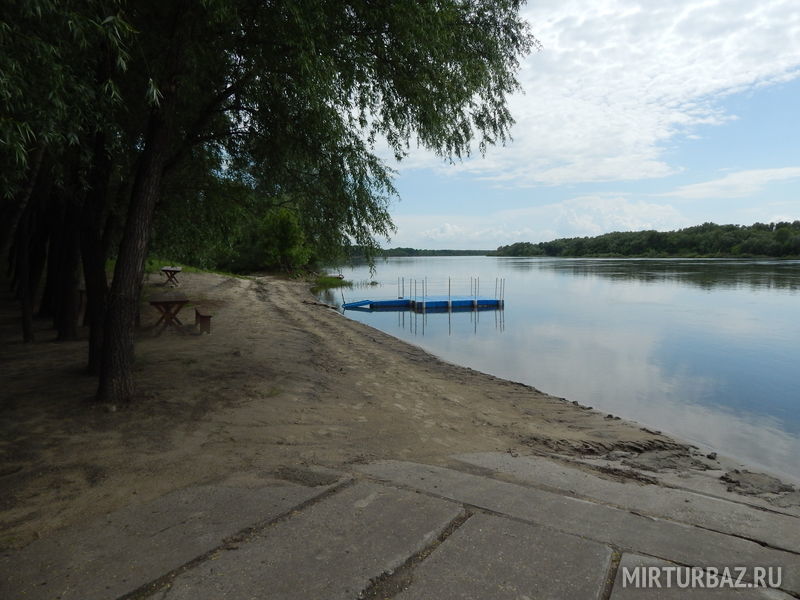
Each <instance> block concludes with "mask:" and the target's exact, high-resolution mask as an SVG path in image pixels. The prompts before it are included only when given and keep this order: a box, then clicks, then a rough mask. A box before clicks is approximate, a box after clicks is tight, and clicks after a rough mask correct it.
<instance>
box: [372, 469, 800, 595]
mask: <svg viewBox="0 0 800 600" xmlns="http://www.w3.org/2000/svg"><path fill="white" fill-rule="evenodd" d="M359 470H360V471H362V472H364V473H367V474H369V475H372V476H374V477H377V478H379V479H382V480H385V481H390V482H393V483H396V484H400V485H404V486H409V487H412V488H415V489H418V490H422V491H426V492H428V493H431V494H435V495H437V496H440V497H443V498H448V499H451V500H455V501H458V502H463V503H466V504H471V505H474V506H478V507H481V508H484V509H487V510H491V511H494V512H497V513H500V514H503V515H509V516H512V517H516V518H519V519H522V520H525V521H528V522H531V523H536V524H539V525H546V526H549V527H552V528H554V529H557V530H559V531H563V532H565V533H570V534H573V535H579V536H583V537H587V538H590V539H593V540H595V541H599V542H603V543H608V544H612V545H614V546H615V547H617V548H620V549H622V550H627V551H632V552H639V553H642V554H647V555H652V556H656V557H659V558H663V559H665V560H669V561H672V562H677V563H681V564H686V565H691V566H713V567H718V566H724V565H742V566H782V567H783V568H784V581H783V589H785V590H787V591H790V592H793V593H796V594H800V556H798V555H797V554H793V553H789V552H784V551H781V550H774V549H771V548H766V547H763V546H761V545H759V544H756V543H755V542H750V541H748V540H744V539H741V538H737V537H734V536H730V535H725V534H722V533H717V532H715V531H708V530H705V529H701V528H698V527H693V526H689V525H684V524H681V523H674V522H671V521H663V520H660V519H655V518H649V517H644V516H640V515H636V514H633V513H631V512H628V511H626V510H622V509H618V508H613V507H610V506H606V505H603V504H596V503H593V502H590V501H586V500H579V499H576V498H571V497H567V496H563V495H559V494H556V493H553V492H547V491H544V490H539V489H535V488H531V487H525V486H521V485H517V484H512V483H506V482H503V481H497V480H494V479H490V478H487V477H478V476H476V475H470V474H468V473H462V472H460V471H455V470H452V469H443V468H441V467H433V466H429V465H420V464H415V463H407V462H400V461H385V462H378V463H373V464H370V465H364V466H361V467H359Z"/></svg>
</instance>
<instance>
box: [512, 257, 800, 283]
mask: <svg viewBox="0 0 800 600" xmlns="http://www.w3.org/2000/svg"><path fill="white" fill-rule="evenodd" d="M505 260H507V261H508V262H509V264H510V267H511V268H512V269H513V270H515V271H531V270H535V269H549V270H553V271H557V272H560V273H565V274H570V275H573V276H580V277H606V278H609V279H614V280H630V279H634V280H638V281H645V282H650V283H658V282H664V281H675V282H678V283H681V284H689V285H696V286H698V287H701V288H704V289H708V290H710V289H713V288H715V287H727V288H737V287H747V288H750V289H762V288H766V289H788V290H792V291H797V290H800V269H798V266H800V261H796V260H785V261H784V260H762V261H758V260H735V259H659V258H654V259H635V258H634V259H624V260H620V259H602V258H601V259H580V258H576V259H526V258H508V259H505Z"/></svg>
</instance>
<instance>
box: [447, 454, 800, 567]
mask: <svg viewBox="0 0 800 600" xmlns="http://www.w3.org/2000/svg"><path fill="white" fill-rule="evenodd" d="M455 458H456V459H457V460H460V461H462V462H465V463H467V464H471V465H475V466H479V467H482V468H485V469H489V470H491V471H495V472H499V473H505V474H507V475H511V476H512V477H513V478H514V479H516V480H518V481H521V482H526V483H531V484H536V485H540V486H547V487H551V488H556V489H559V490H562V491H564V492H570V493H573V494H576V495H578V496H582V497H585V498H589V499H594V500H599V501H600V502H604V503H609V504H613V505H615V506H619V507H622V508H625V509H628V510H630V511H633V512H636V513H639V514H645V515H648V516H653V517H659V518H663V519H670V520H673V521H679V522H682V523H688V524H690V525H699V526H700V527H705V528H706V529H711V530H713V531H720V532H722V533H728V534H733V535H738V536H741V537H746V538H748V539H752V540H756V541H760V542H765V543H767V544H769V545H770V546H773V547H776V548H782V549H784V550H788V551H790V552H800V518H798V517H792V516H787V515H784V514H780V513H776V512H772V511H766V510H760V509H757V508H753V507H752V506H748V505H744V504H741V503H737V502H730V501H728V500H722V499H720V498H713V497H709V496H706V495H703V494H698V493H695V492H690V491H686V490H677V489H674V488H665V487H662V486H657V485H650V484H641V483H638V482H636V481H630V482H625V483H622V482H619V481H613V480H610V479H607V478H604V477H599V476H597V475H593V474H591V473H588V472H586V471H585V470H581V469H579V468H578V467H571V466H569V465H566V464H564V463H561V462H555V461H553V460H549V459H547V458H544V457H539V456H518V457H514V456H511V455H510V454H508V453H507V452H485V453H477V454H462V455H458V456H456V457H455Z"/></svg>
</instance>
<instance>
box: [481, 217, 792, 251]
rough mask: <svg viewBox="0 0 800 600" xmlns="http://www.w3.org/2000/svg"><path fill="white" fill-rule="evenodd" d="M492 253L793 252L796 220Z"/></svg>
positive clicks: (631, 234) (565, 241)
mask: <svg viewBox="0 0 800 600" xmlns="http://www.w3.org/2000/svg"><path fill="white" fill-rule="evenodd" d="M496 255H498V256H637V257H642V256H643V257H654V258H657V257H670V256H681V257H696V256H713V257H737V256H742V257H751V256H775V257H786V256H799V255H800V221H794V222H792V223H785V222H784V223H769V224H764V223H755V224H753V225H750V226H745V225H716V224H715V223H704V224H702V225H697V226H695V227H687V228H686V229H679V230H677V231H666V232H661V231H628V232H614V233H607V234H605V235H600V236H597V237H583V238H562V239H557V240H552V241H550V242H540V243H538V244H532V243H530V242H517V243H516V244H511V245H508V246H500V247H499V248H498V249H497V251H496Z"/></svg>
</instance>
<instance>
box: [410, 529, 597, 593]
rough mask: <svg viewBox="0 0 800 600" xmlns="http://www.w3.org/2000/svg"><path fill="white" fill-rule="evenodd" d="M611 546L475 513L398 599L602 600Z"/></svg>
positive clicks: (416, 572) (421, 568)
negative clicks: (557, 599) (521, 599)
mask: <svg viewBox="0 0 800 600" xmlns="http://www.w3.org/2000/svg"><path fill="white" fill-rule="evenodd" d="M610 565H611V548H609V547H608V546H605V545H603V544H597V543H593V542H587V541H586V540H583V539H580V538H577V537H574V536H571V535H566V534H561V533H555V532H553V531H550V530H548V529H545V528H543V527H537V526H535V525H525V524H523V523H519V522H516V521H511V520H509V519H503V518H500V517H494V516H489V515H483V514H477V515H473V516H472V517H470V519H469V520H468V521H467V522H466V523H464V525H462V526H461V527H460V528H459V529H457V530H456V531H455V532H454V533H453V534H452V535H451V536H450V537H448V538H447V539H446V540H445V541H444V543H443V544H442V545H441V546H439V547H438V548H437V549H436V550H435V551H434V552H433V553H432V554H431V555H430V556H429V557H428V558H427V559H425V561H424V562H422V563H421V564H420V565H419V566H418V567H417V568H416V569H415V570H414V573H413V582H412V584H411V585H410V586H409V587H408V588H407V589H406V590H405V591H403V592H402V593H401V594H399V595H398V596H396V597H395V600H418V599H419V598H436V599H437V600H451V599H452V600H505V599H508V600H519V599H520V598H529V599H532V598H582V599H586V600H590V599H592V598H595V599H596V598H600V597H601V595H602V593H603V590H604V587H605V584H606V578H607V577H608V573H609V567H610Z"/></svg>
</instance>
